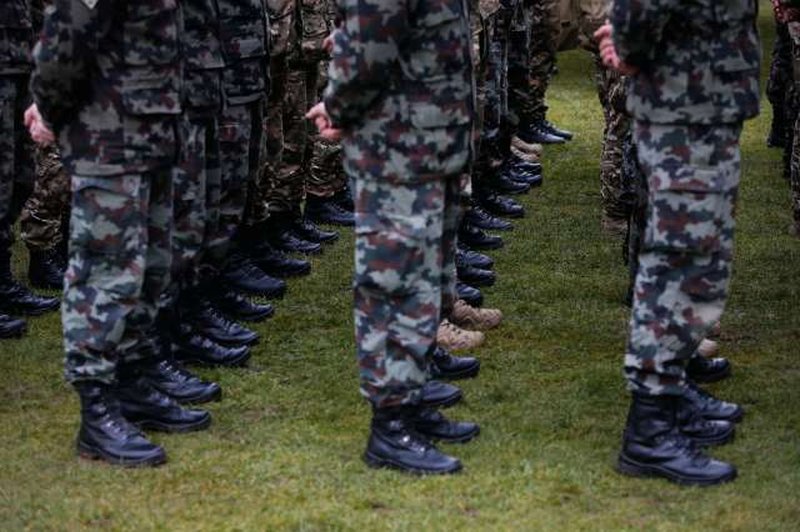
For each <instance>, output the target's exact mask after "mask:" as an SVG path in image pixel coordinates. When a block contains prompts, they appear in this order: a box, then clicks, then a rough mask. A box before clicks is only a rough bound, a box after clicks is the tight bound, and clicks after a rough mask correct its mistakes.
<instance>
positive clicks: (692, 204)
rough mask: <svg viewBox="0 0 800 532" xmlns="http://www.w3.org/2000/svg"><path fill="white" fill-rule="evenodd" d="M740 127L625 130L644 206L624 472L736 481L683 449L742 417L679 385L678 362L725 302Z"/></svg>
mask: <svg viewBox="0 0 800 532" xmlns="http://www.w3.org/2000/svg"><path fill="white" fill-rule="evenodd" d="M741 129H742V128H741V124H738V125H730V126H728V125H725V126H705V125H690V126H678V125H656V124H645V123H641V122H637V123H636V124H635V125H634V135H635V138H636V144H637V148H638V155H639V161H640V164H641V166H642V170H643V171H644V173H645V174H646V175H647V178H648V187H649V205H648V220H647V226H646V229H645V235H644V238H643V241H642V249H641V253H640V255H639V270H638V273H637V278H636V286H635V293H634V300H633V312H632V317H631V323H630V336H629V340H628V345H627V350H626V355H625V374H626V377H627V379H628V387H629V389H630V390H631V392H632V402H631V407H630V411H629V414H628V421H627V425H626V428H625V431H624V434H625V436H624V438H623V445H622V451H621V452H620V457H619V468H620V469H621V470H622V471H623V472H626V473H629V474H634V475H655V476H662V477H665V478H667V479H669V480H672V481H674V482H681V483H686V484H699V485H709V484H718V483H720V482H725V481H729V480H732V479H733V478H735V476H736V469H735V467H733V466H731V465H730V464H726V463H724V462H719V461H716V460H713V459H710V458H707V457H705V456H702V457H701V456H699V455H697V454H696V453H693V452H690V451H687V449H691V448H693V447H692V442H695V443H698V444H701V445H720V444H723V443H726V442H728V441H730V440H731V439H732V437H733V434H734V426H733V423H734V422H735V421H738V420H739V419H741V416H742V410H741V408H740V407H738V406H737V405H734V404H731V403H725V402H723V401H719V400H718V399H715V398H713V397H712V396H710V395H709V394H708V393H707V392H705V391H703V390H701V389H700V388H698V387H696V386H695V385H694V384H693V383H692V382H691V381H689V380H687V378H686V372H685V363H686V361H687V360H688V359H689V358H690V357H691V356H692V355H693V354H694V353H695V351H696V349H697V346H698V344H699V343H700V341H701V340H702V339H703V338H704V337H705V336H706V335H707V334H708V333H709V331H710V330H711V328H712V327H713V326H714V324H715V323H716V322H717V321H718V320H719V318H720V316H721V315H722V311H723V309H724V306H725V301H726V298H727V290H728V283H729V279H730V270H731V259H732V256H733V232H734V219H733V213H734V210H735V205H736V197H737V192H738V185H739V174H740V150H739V136H740V134H741ZM665 434H670V436H668V437H665V436H664V435H665Z"/></svg>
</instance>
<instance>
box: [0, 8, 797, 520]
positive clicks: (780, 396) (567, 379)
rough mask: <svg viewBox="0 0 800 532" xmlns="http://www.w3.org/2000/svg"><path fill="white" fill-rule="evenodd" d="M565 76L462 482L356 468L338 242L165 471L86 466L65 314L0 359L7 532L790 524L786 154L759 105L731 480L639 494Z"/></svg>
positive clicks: (1, 494) (478, 387)
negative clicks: (625, 445)
mask: <svg viewBox="0 0 800 532" xmlns="http://www.w3.org/2000/svg"><path fill="white" fill-rule="evenodd" d="M762 16H763V17H764V18H763V21H764V28H765V36H766V39H765V42H767V43H769V44H770V45H771V35H772V31H771V28H769V18H768V17H769V13H768V12H767V10H763V15H762ZM559 65H560V70H561V73H560V75H559V76H558V78H557V79H556V81H555V83H554V85H553V87H552V90H551V92H550V101H551V103H552V108H553V110H552V119H553V120H554V121H555V122H556V123H558V124H559V125H561V126H564V127H567V128H570V129H573V130H575V131H576V132H577V139H576V140H575V141H574V142H572V143H571V144H570V145H569V146H567V147H563V148H555V149H548V150H547V154H546V158H545V164H546V171H547V175H546V184H545V186H544V188H542V189H541V190H538V191H536V192H535V193H534V194H532V195H531V196H529V197H526V198H525V200H524V201H525V203H526V206H527V208H528V211H529V213H530V214H529V215H528V217H527V218H525V219H524V220H522V221H520V222H519V223H517V229H516V231H515V232H514V233H513V234H511V235H509V236H508V237H507V239H506V240H507V246H506V248H505V249H504V250H502V251H500V252H497V253H496V254H495V258H496V259H497V270H498V272H499V275H500V282H499V284H498V286H497V287H495V288H493V289H489V290H487V291H486V296H487V301H488V303H489V304H491V305H495V306H498V307H500V308H502V309H503V310H504V312H505V313H506V316H507V320H506V322H505V324H504V325H503V327H502V329H500V330H499V331H496V332H493V333H491V334H489V339H488V342H487V344H486V346H485V347H483V348H481V349H480V350H479V351H478V352H477V354H478V355H480V357H481V359H482V361H483V371H482V373H481V376H480V378H479V379H477V380H474V381H470V382H466V383H464V384H463V388H464V391H465V392H466V401H465V403H464V404H463V405H461V406H458V407H456V408H454V409H452V410H451V411H450V414H451V415H452V416H454V417H456V418H460V419H471V420H476V421H478V422H480V423H481V426H482V428H483V433H482V434H481V436H480V438H478V439H477V440H476V441H475V442H473V443H471V444H469V445H466V446H447V447H446V449H447V450H448V451H450V452H452V453H454V454H456V455H458V456H459V457H460V458H462V459H463V462H464V464H465V471H464V473H463V474H461V475H459V476H456V477H451V478H423V479H417V478H410V477H407V476H404V475H402V474H398V473H394V472H386V471H373V470H369V469H367V468H366V467H365V466H364V464H363V463H362V462H361V459H360V454H361V451H362V449H363V445H364V443H365V438H366V435H367V423H368V419H369V414H368V408H367V406H366V404H365V403H364V402H363V401H362V400H361V399H360V397H359V396H358V393H357V378H356V369H355V361H354V348H353V334H352V328H353V327H352V318H351V295H350V290H349V282H350V274H351V265H352V242H351V241H352V233H350V232H344V233H343V238H342V240H343V241H342V242H340V243H338V244H336V245H335V246H334V247H332V248H328V250H327V251H326V253H325V255H324V256H323V257H321V258H318V259H314V272H313V274H312V276H311V277H309V278H306V279H303V280H299V281H292V283H291V287H290V292H289V294H288V297H287V298H286V300H285V301H282V302H280V304H279V305H278V314H277V316H276V317H275V318H274V319H273V320H272V321H270V322H268V323H266V324H263V325H260V326H259V327H258V330H259V332H260V333H262V334H263V336H264V341H263V342H262V343H261V345H260V346H259V347H258V348H257V349H256V351H255V356H254V360H253V363H252V365H251V367H250V368H249V369H243V370H224V371H223V370H220V371H203V372H202V373H203V375H205V376H206V377H209V378H212V379H215V380H218V381H219V382H220V383H221V384H222V385H223V386H224V389H225V399H224V401H223V402H221V403H219V404H215V405H213V406H211V410H212V411H213V415H214V424H213V426H212V428H211V429H210V431H208V432H206V433H201V434H193V435H169V436H165V435H157V434H154V435H153V438H154V439H155V440H156V441H158V442H159V443H162V444H163V445H164V446H165V447H166V449H167V451H168V454H169V458H170V461H169V463H168V464H167V465H166V466H165V467H163V468H160V469H157V470H135V471H128V470H120V469H116V468H112V467H108V466H104V465H100V464H98V463H87V462H83V461H79V460H77V459H76V457H75V452H74V442H73V438H74V435H75V431H76V428H77V422H78V418H77V401H76V398H75V394H74V393H72V391H71V390H70V389H69V388H68V387H67V386H66V385H65V384H64V383H63V382H62V379H61V358H62V352H61V351H62V350H61V343H60V331H59V326H60V325H59V319H58V317H57V316H55V315H53V316H48V317H45V318H40V319H35V320H32V321H31V322H30V328H31V331H30V333H29V334H28V336H27V337H26V338H24V339H23V340H20V341H8V342H3V343H2V344H0V351H1V352H2V356H0V426H2V428H3V430H2V431H0V464H2V465H0V468H1V469H0V528H2V529H5V530H16V529H24V528H30V529H36V530H40V529H80V528H104V529H126V530H134V529H137V530H141V529H163V530H195V529H209V530H255V529H260V530H268V529H269V530H274V529H284V528H285V529H298V530H312V529H360V530H375V529H384V528H392V529H400V530H424V529H468V528H475V529H487V530H498V529H499V530H517V529H524V530H528V529H533V530H535V529H544V530H552V529H565V530H574V529H605V530H617V529H648V530H652V529H657V530H674V529H684V528H689V529H696V530H700V529H722V530H754V529H755V530H765V529H770V530H798V529H799V528H800V434H799V431H800V408H799V407H800V370H799V369H798V366H797V360H798V354H800V353H799V352H798V344H800V303H799V302H798V301H799V300H800V267H798V265H800V242H799V241H798V240H795V239H792V238H791V237H789V236H788V235H787V234H786V228H787V226H788V224H789V220H790V216H789V202H788V188H787V185H786V183H785V182H784V181H783V180H782V179H781V177H780V163H779V159H780V157H779V153H778V152H776V151H769V150H767V149H766V148H765V147H764V138H765V134H766V130H767V127H768V117H769V115H770V112H769V110H768V109H765V114H764V116H762V117H761V118H759V119H758V120H755V121H752V122H750V123H748V125H747V127H746V130H745V134H744V157H745V161H746V162H745V170H744V178H743V183H742V198H741V205H740V209H739V215H740V218H739V233H738V244H737V245H738V247H737V256H736V262H735V278H734V282H733V286H732V296H731V299H730V304H729V306H728V310H727V313H726V315H725V318H724V321H723V324H724V328H725V333H724V338H723V339H724V341H723V349H724V354H725V355H726V356H728V357H730V358H731V359H732V360H733V362H734V364H735V374H734V377H733V378H732V379H730V380H728V381H727V382H724V383H721V384H719V385H716V386H714V387H713V391H714V392H715V393H717V394H718V395H720V396H722V397H725V398H728V399H731V400H735V401H738V402H740V403H742V404H744V405H745V407H746V408H747V411H748V414H747V418H746V420H745V422H744V423H743V424H742V425H741V426H740V429H739V431H738V434H737V440H736V442H734V443H733V444H732V445H729V446H726V447H724V448H722V449H719V450H715V451H714V454H715V455H716V456H718V457H720V458H723V459H726V460H730V461H732V462H734V463H735V464H736V465H737V466H738V467H739V470H740V478H739V479H738V480H737V481H736V482H734V483H732V484H729V485H726V486H722V487H717V488H712V489H705V490H701V489H687V488H680V487H676V486H673V485H671V484H668V483H667V482H664V481H659V480H638V479H631V478H627V477H623V476H620V475H618V474H617V473H616V472H615V471H614V469H613V464H614V459H615V454H616V451H617V447H618V443H619V438H620V431H621V429H622V423H623V416H624V413H625V409H626V407H627V399H626V394H625V391H624V384H623V380H622V377H621V361H622V350H623V346H624V341H625V326H626V321H627V315H628V311H627V310H626V309H625V308H624V307H623V306H622V305H621V300H622V297H623V294H624V292H625V287H626V271H625V269H624V267H623V266H622V264H621V261H620V245H619V243H618V242H617V241H616V240H615V239H612V238H608V237H605V236H603V235H602V234H601V233H600V230H599V220H600V210H599V195H598V188H599V187H598V179H597V172H598V171H597V164H598V157H599V153H600V131H601V112H600V109H599V106H598V104H597V97H596V95H595V93H594V86H593V82H592V79H591V72H592V66H591V63H590V61H589V58H588V57H587V55H586V54H585V53H582V52H570V53H567V54H564V55H563V56H562V57H561V59H560V64H559ZM19 255H22V254H19ZM17 266H18V268H19V270H20V272H21V271H22V269H23V268H24V264H22V263H21V262H20V263H19V264H18V265H17Z"/></svg>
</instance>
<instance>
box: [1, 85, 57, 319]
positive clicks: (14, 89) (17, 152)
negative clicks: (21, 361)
mask: <svg viewBox="0 0 800 532" xmlns="http://www.w3.org/2000/svg"><path fill="white" fill-rule="evenodd" d="M29 104H30V97H29V95H28V87H27V78H26V77H25V76H15V77H0V113H2V116H0V122H2V126H0V129H2V137H4V139H3V140H2V141H0V142H3V143H5V146H4V148H6V149H3V150H2V151H3V152H4V153H3V155H0V157H2V162H0V167H2V168H0V171H2V172H3V175H2V176H0V312H5V313H19V314H28V315H39V314H43V313H45V312H49V311H54V310H56V309H57V308H58V306H59V301H58V299H57V298H46V297H40V296H37V295H35V294H33V293H32V292H31V291H30V290H28V288H27V287H26V286H24V285H22V284H21V283H19V282H17V281H16V280H15V279H14V276H13V273H12V268H11V244H12V242H13V229H12V228H13V226H14V223H15V222H16V220H17V218H18V217H19V214H20V211H21V210H22V206H23V205H24V204H25V201H26V200H27V199H28V197H29V196H30V193H31V191H32V189H33V182H34V164H33V157H32V155H31V154H32V153H33V149H32V141H31V139H30V135H29V134H28V131H27V129H26V128H25V125H24V123H23V115H24V113H25V109H26V108H27V106H28V105H29Z"/></svg>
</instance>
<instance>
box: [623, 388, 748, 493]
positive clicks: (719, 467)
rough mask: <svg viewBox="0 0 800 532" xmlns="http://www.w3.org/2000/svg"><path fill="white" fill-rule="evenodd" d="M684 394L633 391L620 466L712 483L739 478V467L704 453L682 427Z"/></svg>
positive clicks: (684, 480)
mask: <svg viewBox="0 0 800 532" xmlns="http://www.w3.org/2000/svg"><path fill="white" fill-rule="evenodd" d="M680 401H681V398H680V397H674V396H647V395H640V394H633V397H632V401H631V406H630V410H629V412H628V421H627V424H626V425H625V433H624V435H623V439H622V450H621V451H620V453H619V461H618V463H617V467H618V469H619V470H620V471H621V472H622V473H626V474H628V475H634V476H656V477H663V478H666V479H667V480H669V481H671V482H676V483H678V484H691V485H698V486H709V485H713V484H721V483H723V482H728V481H731V480H733V479H734V478H736V468H735V467H734V466H732V465H731V464H727V463H725V462H721V461H719V460H714V459H713V458H710V457H708V456H706V455H705V454H703V453H702V452H701V451H700V450H699V449H698V447H697V446H696V445H695V443H694V442H692V440H691V439H690V438H688V437H687V436H686V435H684V434H683V433H681V431H680V430H679V426H678V410H679V406H680Z"/></svg>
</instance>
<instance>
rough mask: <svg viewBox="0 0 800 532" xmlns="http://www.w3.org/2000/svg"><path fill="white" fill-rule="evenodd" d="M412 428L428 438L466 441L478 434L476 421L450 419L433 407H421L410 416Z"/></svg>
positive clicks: (449, 441)
mask: <svg viewBox="0 0 800 532" xmlns="http://www.w3.org/2000/svg"><path fill="white" fill-rule="evenodd" d="M412 423H413V424H414V429H415V430H416V431H417V432H418V433H420V434H422V435H423V436H424V437H426V438H428V439H429V440H434V441H443V442H446V443H467V442H468V441H471V440H472V439H474V438H475V437H476V436H477V435H478V434H480V432H481V429H480V427H479V426H478V424H477V423H471V422H468V421H450V420H449V419H447V418H446V417H445V416H444V414H442V413H441V412H439V411H438V410H435V409H433V408H421V409H420V410H419V411H418V412H416V414H415V415H414V417H413V418H412Z"/></svg>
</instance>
